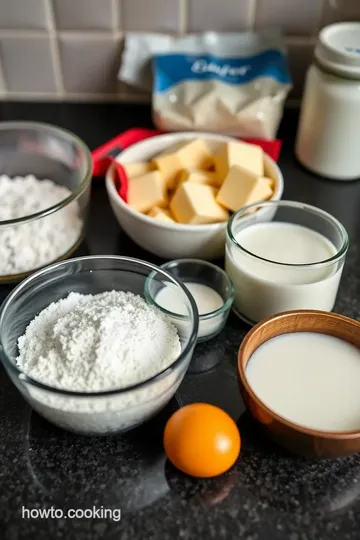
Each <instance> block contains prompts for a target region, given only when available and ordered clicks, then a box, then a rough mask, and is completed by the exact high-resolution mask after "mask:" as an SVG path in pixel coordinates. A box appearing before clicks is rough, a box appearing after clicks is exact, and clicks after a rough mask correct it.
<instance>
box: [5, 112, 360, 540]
mask: <svg viewBox="0 0 360 540" xmlns="http://www.w3.org/2000/svg"><path fill="white" fill-rule="evenodd" d="M0 120H36V121H43V122H49V123H53V124H57V125H59V126H63V127H65V128H67V129H70V130H72V131H74V132H75V133H77V134H78V135H79V136H80V137H82V138H83V139H84V140H85V141H86V142H87V143H88V145H89V146H90V148H95V147H96V146H98V145H100V144H102V143H103V142H105V141H106V140H108V139H110V138H111V137H113V136H115V135H117V134H119V133H120V132H122V131H124V130H126V129H128V128H130V127H135V126H143V127H150V126H151V118H150V110H149V107H148V106H146V105H144V106H140V105H133V106H132V105H121V104H96V105H88V104H77V105H71V104H60V103H59V104H50V103H45V104H29V103H27V104H23V103H6V104H2V105H0ZM296 125H297V111H295V110H288V111H286V114H285V116H284V119H283V122H282V124H281V128H280V137H281V138H282V139H283V140H284V146H283V151H282V154H281V158H280V166H281V168H282V171H283V173H284V177H285V193H284V198H285V199H295V200H300V201H305V202H308V203H310V204H314V205H316V206H319V207H321V208H323V209H325V210H327V211H329V212H331V213H332V214H333V215H335V216H336V217H337V218H338V219H339V220H340V221H341V222H342V223H343V224H344V226H345V227H346V229H347V231H348V233H349V236H350V249H349V253H348V256H347V261H346V265H345V270H344V274H343V278H342V282H341V287H340V292H339V295H338V301H337V303H336V307H335V311H337V312H339V313H342V314H344V315H348V316H350V317H354V318H357V319H359V317H360V305H359V299H360V276H359V267H360V211H359V209H360V182H349V183H341V182H340V183H339V182H330V181H326V180H323V179H320V178H316V177H315V176H313V175H311V174H309V173H307V172H305V171H304V170H303V169H302V168H301V167H300V166H299V165H298V164H297V163H296V161H295V159H294V157H293V146H294V138H295V132H296ZM93 186H94V187H93V195H92V202H91V219H90V224H89V230H88V235H87V238H86V243H85V244H84V245H83V246H82V247H81V248H80V253H81V254H85V253H90V254H123V255H130V256H134V257H138V258H142V259H146V260H150V261H152V262H155V263H159V262H162V261H160V260H159V259H157V258H156V257H153V256H152V255H150V254H149V253H147V252H145V251H144V250H141V249H140V248H138V247H137V246H136V245H134V243H133V242H132V241H131V240H130V239H129V238H127V237H126V236H125V234H124V233H122V232H121V231H120V230H119V227H118V225H117V223H116V221H115V218H114V217H113V215H112V213H111V210H110V207H109V205H108V202H107V196H106V193H105V189H104V186H103V181H102V180H95V181H94V183H93ZM7 292H8V289H6V288H4V287H2V288H0V295H1V296H2V297H4V295H5V294H6V293H7ZM247 330H248V328H247V327H246V326H245V325H244V324H243V323H242V322H240V321H239V320H238V319H236V317H235V316H233V315H232V316H230V318H229V322H228V324H227V326H226V328H225V330H224V331H223V332H222V333H221V334H220V335H219V336H218V337H217V338H215V339H214V340H213V341H211V342H209V343H208V344H203V345H199V346H198V347H197V348H196V350H195V358H196V360H198V361H200V360H201V359H202V358H209V357H210V356H211V355H215V356H217V357H219V358H221V362H220V364H219V365H218V367H216V368H215V369H213V370H211V371H208V372H206V373H203V374H196V375H193V374H189V375H187V376H186V377H185V379H184V381H183V383H182V385H181V387H180V390H179V392H178V393H177V396H176V399H174V400H173V401H172V402H171V403H170V404H169V406H168V407H166V409H165V410H164V411H163V412H162V413H161V414H160V415H159V416H158V417H157V418H155V419H154V420H152V421H151V422H149V423H148V424H147V425H146V426H144V427H142V428H139V429H137V430H134V431H132V432H129V433H127V434H125V435H118V436H114V437H104V438H100V437H99V438H97V437H95V438H88V437H80V436H75V435H71V434H69V433H66V432H63V431H61V430H59V429H57V428H55V427H53V426H52V425H51V424H49V423H47V422H46V421H45V420H43V419H41V418H40V417H39V416H37V415H36V414H35V413H33V412H32V411H31V409H30V407H29V406H28V405H27V404H26V403H25V402H24V401H23V399H22V398H21V396H20V394H19V393H18V392H17V390H16V389H15V387H14V386H13V385H12V383H11V382H10V380H9V379H8V377H7V375H6V374H5V372H4V370H3V368H2V367H0V388H1V391H0V418H1V419H0V457H1V459H0V538H1V539H2V540H17V539H27V540H32V539H36V540H48V539H49V538H64V539H67V540H72V539H75V538H76V539H77V540H85V539H89V540H90V539H100V538H106V539H116V540H119V539H122V540H127V539H129V540H135V539H141V540H143V539H144V540H145V539H146V540H150V539H152V538H154V539H155V538H156V539H159V540H168V539H169V540H170V539H171V540H173V539H175V538H181V539H183V540H187V539H189V540H190V539H191V540H194V539H197V538H199V539H202V538H204V539H205V538H206V539H210V538H213V539H216V540H220V539H221V538H225V539H238V538H241V539H242V540H355V539H358V538H359V534H360V533H359V530H360V456H354V457H350V458H346V459H341V460H340V459H339V460H332V461H322V462H313V461H308V460H305V459H301V458H298V457H294V456H291V455H288V454H286V453H284V452H283V451H282V450H281V449H279V448H277V447H275V446H273V445H272V444H270V443H268V442H266V441H265V440H264V439H262V437H261V436H260V435H259V434H258V433H257V431H256V428H255V426H254V424H253V423H252V421H251V419H250V418H249V417H248V415H247V413H246V412H245V410H244V405H243V403H242V401H241V399H240V396H239V392H238V388H237V380H236V353H237V349H238V346H239V344H240V342H241V340H242V338H243V337H244V335H245V334H246V332H247ZM193 401H207V402H210V403H213V404H215V405H219V406H220V407H222V408H224V409H225V410H226V411H227V412H228V413H229V414H230V415H231V416H232V417H233V418H234V419H235V420H236V421H237V422H238V425H239V427H240V430H241V435H242V451H241V455H240V458H239V460H238V462H237V464H236V466H235V467H234V468H233V469H232V470H231V471H230V472H228V473H226V474H225V475H223V476H221V477H219V478H216V479H211V480H194V479H191V478H188V477H185V476H184V475H182V474H180V473H178V472H177V471H175V470H174V469H173V468H172V467H171V466H169V464H168V463H167V462H166V459H165V456H164V454H163V451H162V445H161V434H162V430H163V426H164V422H165V421H166V419H167V417H168V416H169V414H171V412H172V411H174V410H175V409H176V408H177V407H179V406H181V405H182V404H186V403H190V402H193ZM52 505H54V506H56V507H57V508H74V509H77V508H81V509H91V508H93V506H96V507H97V508H98V509H100V508H101V507H103V508H109V509H113V508H116V509H121V512H122V515H121V520H120V521H114V520H111V519H101V518H96V519H92V520H90V519H56V518H54V519H50V518H47V519H45V518H43V519H41V518H38V519H22V507H23V506H24V507H25V508H26V509H29V510H31V509H38V508H50V507H51V506H52Z"/></svg>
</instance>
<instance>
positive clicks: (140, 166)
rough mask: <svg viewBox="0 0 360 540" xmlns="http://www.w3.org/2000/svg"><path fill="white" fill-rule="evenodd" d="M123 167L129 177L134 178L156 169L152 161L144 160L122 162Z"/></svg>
mask: <svg viewBox="0 0 360 540" xmlns="http://www.w3.org/2000/svg"><path fill="white" fill-rule="evenodd" d="M121 165H122V166H123V169H124V170H125V172H126V176H127V177H128V178H133V177H135V176H141V175H142V174H146V173H148V172H150V171H152V170H154V165H153V164H152V163H148V162H143V163H140V162H139V163H122V164H121Z"/></svg>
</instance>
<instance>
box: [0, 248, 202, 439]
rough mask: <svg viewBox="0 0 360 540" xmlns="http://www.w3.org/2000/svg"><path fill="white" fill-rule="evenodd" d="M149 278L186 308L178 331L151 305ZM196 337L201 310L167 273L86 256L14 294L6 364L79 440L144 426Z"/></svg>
mask: <svg viewBox="0 0 360 540" xmlns="http://www.w3.org/2000/svg"><path fill="white" fill-rule="evenodd" d="M150 275H151V279H152V282H153V283H154V281H156V280H157V281H158V282H159V287H160V288H163V287H169V288H171V289H175V291H176V295H177V301H178V299H179V301H180V302H182V303H183V306H182V308H183V311H184V312H185V313H187V315H188V316H187V318H184V321H182V322H183V323H184V324H182V326H181V332H180V331H178V330H177V328H176V327H175V326H174V325H173V323H172V322H171V320H170V318H168V317H167V315H165V314H164V313H163V312H162V311H160V310H159V309H158V308H156V307H155V306H153V305H151V304H150V303H148V302H147V301H146V298H145V295H144V289H145V283H146V281H147V279H148V277H149V276H150ZM197 332H198V312H197V308H196V304H195V301H194V299H193V298H192V296H191V294H190V293H189V291H188V290H187V289H186V287H185V286H184V285H183V284H182V283H181V282H180V281H178V280H177V279H176V278H175V277H174V276H172V275H171V274H169V273H168V272H167V271H166V270H162V269H161V268H158V267H156V266H154V265H152V264H150V263H147V262H144V261H140V260H137V259H131V258H127V257H116V256H98V257H82V258H75V259H71V260H69V261H64V262H59V263H55V264H53V265H51V266H48V267H47V268H45V269H43V270H40V271H38V272H36V273H34V274H33V275H32V276H30V277H28V278H27V279H25V280H24V281H23V282H22V283H20V284H19V285H18V286H17V287H16V288H15V289H14V290H13V292H12V293H10V295H9V296H8V297H7V299H6V300H5V302H4V304H3V307H2V310H1V316H0V356H1V360H2V362H3V364H4V367H5V369H6V371H7V373H8V374H9V376H10V378H11V379H12V381H13V383H14V384H15V386H16V387H17V388H18V390H19V391H20V392H21V394H22V395H23V397H24V398H25V399H26V400H27V401H28V402H29V403H30V405H31V406H32V407H33V409H35V411H37V412H38V413H39V414H40V415H42V416H44V417H45V418H46V419H47V420H49V421H50V422H52V423H54V424H56V425H58V426H59V427H61V428H63V429H66V430H69V431H73V432H76V433H83V434H96V435H99V434H112V433H117V432H120V431H124V430H127V429H131V428H133V427H135V426H137V425H139V424H141V423H142V422H144V421H146V420H147V419H148V418H150V417H151V416H153V415H154V414H156V413H157V412H158V411H159V410H160V409H161V408H162V407H164V405H165V404H166V403H167V402H168V401H169V400H170V399H171V398H172V397H173V396H174V394H175V392H176V390H177V388H178V387H179V385H180V383H181V381H182V379H183V377H184V375H185V372H186V370H187V368H188V365H189V363H190V360H191V357H192V354H193V350H194V347H195V344H196V339H197Z"/></svg>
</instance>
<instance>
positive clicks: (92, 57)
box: [59, 35, 122, 94]
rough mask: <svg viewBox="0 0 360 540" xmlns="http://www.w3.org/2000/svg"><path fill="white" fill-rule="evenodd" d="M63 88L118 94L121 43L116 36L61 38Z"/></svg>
mask: <svg viewBox="0 0 360 540" xmlns="http://www.w3.org/2000/svg"><path fill="white" fill-rule="evenodd" d="M59 47H60V60H61V64H62V66H63V81H64V89H65V91H66V92H69V93H78V94H82V93H86V94H88V93H89V94H108V93H109V94H115V93H116V89H117V80H116V76H117V72H118V70H119V65H120V58H121V49H122V43H121V40H120V39H119V38H116V37H113V36H111V35H110V36H106V35H104V36H91V35H89V36H82V35H81V36H77V35H76V36H61V37H60V40H59Z"/></svg>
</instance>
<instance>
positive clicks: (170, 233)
mask: <svg viewBox="0 0 360 540" xmlns="http://www.w3.org/2000/svg"><path fill="white" fill-rule="evenodd" d="M194 138H199V139H203V140H205V141H206V142H207V143H208V145H209V147H210V148H216V146H217V145H219V144H220V143H223V142H226V141H229V140H232V138H231V137H227V136H225V135H214V134H210V133H199V132H188V133H170V134H167V135H159V136H157V137H152V138H150V139H146V140H145V141H142V142H139V143H136V144H134V145H133V146H131V147H129V148H127V149H126V150H124V151H123V152H121V154H119V156H118V157H117V158H116V160H117V161H118V162H119V163H123V164H125V163H134V162H138V161H148V160H150V159H151V158H153V157H154V156H155V155H156V154H159V153H160V152H162V151H164V150H165V149H167V148H169V147H170V146H172V145H173V144H176V143H178V142H181V141H185V140H189V139H194ZM265 174H266V176H268V177H270V178H272V179H273V180H274V181H275V191H274V194H273V196H272V198H271V200H273V201H278V200H280V199H281V196H282V193H283V189H284V180H283V176H282V174H281V171H280V169H279V167H278V166H277V164H276V163H275V161H274V160H273V159H271V158H270V157H269V156H268V155H265ZM106 189H107V192H108V195H109V200H110V205H111V208H112V209H113V212H114V214H115V217H116V219H117V220H118V222H119V224H120V226H121V228H122V229H124V231H125V232H126V233H127V234H128V236H130V238H131V239H132V240H133V241H134V242H136V244H138V245H139V246H141V247H142V248H144V249H146V250H148V251H150V252H151V253H153V254H155V255H158V256H159V257H163V258H164V259H174V258H191V257H196V258H199V259H205V260H209V259H216V258H219V257H222V256H223V255H224V252H225V233H226V225H227V224H226V223H215V224H210V225H184V224H182V223H165V222H161V221H158V220H156V219H153V218H151V217H149V216H146V215H145V214H141V213H140V212H137V211H135V210H133V209H132V208H130V206H129V205H128V204H126V203H125V202H124V201H123V200H122V199H121V197H120V195H119V194H118V193H117V191H116V188H115V184H114V169H113V167H110V168H109V170H108V172H107V175H106ZM260 212H264V213H266V212H267V210H260ZM263 217H264V219H265V215H264V216H263ZM244 219H246V218H244ZM269 219H271V216H269Z"/></svg>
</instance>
